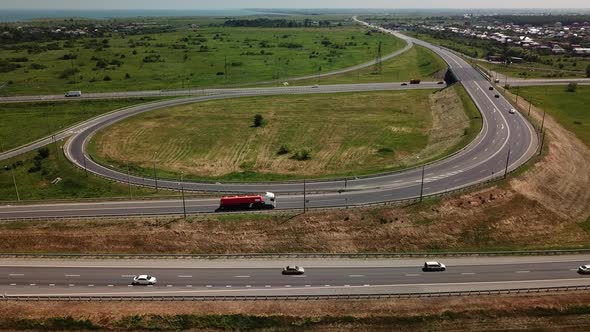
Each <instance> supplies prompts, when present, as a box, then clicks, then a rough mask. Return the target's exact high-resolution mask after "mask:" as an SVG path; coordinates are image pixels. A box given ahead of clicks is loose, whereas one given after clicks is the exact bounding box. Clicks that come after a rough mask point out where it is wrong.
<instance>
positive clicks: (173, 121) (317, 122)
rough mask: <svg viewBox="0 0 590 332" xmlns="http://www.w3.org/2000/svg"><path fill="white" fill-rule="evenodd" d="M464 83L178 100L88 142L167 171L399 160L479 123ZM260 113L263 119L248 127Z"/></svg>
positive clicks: (292, 174) (271, 176)
mask: <svg viewBox="0 0 590 332" xmlns="http://www.w3.org/2000/svg"><path fill="white" fill-rule="evenodd" d="M461 92H463V93H464V91H462V88H461V87H460V86H455V87H453V88H451V89H446V90H444V91H443V92H435V91H428V90H413V91H393V92H372V93H348V94H331V95H308V96H297V95H292V96H272V97H256V98H252V97H250V98H239V99H232V100H224V101H211V102H203V103H197V104H192V105H184V106H179V107H174V108H170V109H163V110H157V111H153V112H150V113H146V114H141V115H138V116H136V117H133V118H130V119H127V120H124V121H122V122H119V123H117V124H115V125H113V126H111V127H109V128H105V129H104V130H102V131H100V132H99V133H98V135H97V136H96V137H95V138H93V140H92V141H91V142H90V144H89V151H90V153H91V154H92V156H93V158H94V159H95V160H97V161H99V162H102V163H104V164H107V165H112V166H115V167H120V168H123V169H125V170H126V169H127V168H128V167H129V168H130V169H131V171H132V173H137V174H144V175H147V174H152V172H153V171H152V169H151V168H152V167H153V163H154V162H155V163H156V165H157V166H156V167H157V168H158V169H159V171H158V174H160V176H163V177H170V178H176V177H178V176H179V174H180V173H185V175H186V176H187V178H192V179H209V180H231V181H260V180H280V179H301V178H305V177H312V178H319V177H326V176H349V175H359V174H368V173H374V172H379V171H387V170H395V169H399V168H403V167H406V166H408V165H414V164H417V163H421V162H424V161H426V160H431V159H432V158H436V157H440V156H443V155H444V154H446V153H448V152H449V151H453V150H454V149H456V148H457V146H459V145H464V144H467V143H468V142H467V139H466V137H470V138H472V136H470V135H472V133H475V134H476V133H477V132H478V131H479V129H477V128H478V123H480V119H479V113H477V110H475V108H472V107H468V113H467V114H469V115H467V114H466V112H465V108H466V104H465V103H466V102H467V103H470V101H469V100H468V99H467V98H466V96H465V95H462V94H461ZM334 105H339V106H338V107H333V106H334ZM257 113H259V114H260V115H262V117H263V119H264V121H263V125H262V126H260V127H253V119H254V115H255V114H257ZM326 119H329V121H327V120H326ZM230 133H231V134H230ZM115 142H116V143H115Z"/></svg>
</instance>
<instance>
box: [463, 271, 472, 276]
mask: <svg viewBox="0 0 590 332" xmlns="http://www.w3.org/2000/svg"><path fill="white" fill-rule="evenodd" d="M461 274H462V275H464V276H466V275H472V274H475V272H463V273H461Z"/></svg>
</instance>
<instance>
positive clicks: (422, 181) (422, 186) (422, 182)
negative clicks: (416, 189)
mask: <svg viewBox="0 0 590 332" xmlns="http://www.w3.org/2000/svg"><path fill="white" fill-rule="evenodd" d="M425 167H426V166H425V165H422V180H421V181H420V202H422V197H423V195H424V169H425Z"/></svg>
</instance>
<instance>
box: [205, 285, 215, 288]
mask: <svg viewBox="0 0 590 332" xmlns="http://www.w3.org/2000/svg"><path fill="white" fill-rule="evenodd" d="M205 287H207V288H211V287H213V286H211V285H206V286H205Z"/></svg>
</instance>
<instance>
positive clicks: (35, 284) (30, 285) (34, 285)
mask: <svg viewBox="0 0 590 332" xmlns="http://www.w3.org/2000/svg"><path fill="white" fill-rule="evenodd" d="M29 286H37V284H29Z"/></svg>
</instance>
